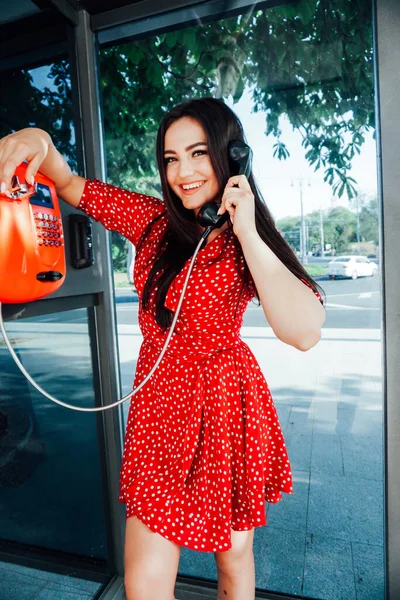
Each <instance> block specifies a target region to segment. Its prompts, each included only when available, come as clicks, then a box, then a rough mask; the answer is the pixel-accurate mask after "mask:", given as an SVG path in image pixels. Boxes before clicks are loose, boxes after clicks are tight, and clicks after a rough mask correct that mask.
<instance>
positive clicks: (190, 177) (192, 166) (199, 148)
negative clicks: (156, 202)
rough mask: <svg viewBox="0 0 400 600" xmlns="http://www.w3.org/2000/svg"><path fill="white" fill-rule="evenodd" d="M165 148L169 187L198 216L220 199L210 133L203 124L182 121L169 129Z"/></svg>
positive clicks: (184, 119)
mask: <svg viewBox="0 0 400 600" xmlns="http://www.w3.org/2000/svg"><path fill="white" fill-rule="evenodd" d="M164 147H165V151H164V159H165V172H166V176H167V181H168V184H169V186H170V187H171V189H172V190H173V191H174V192H175V194H176V195H177V196H178V198H180V199H181V201H182V204H183V205H184V207H185V208H187V209H190V210H194V211H195V214H196V216H197V213H198V211H199V210H200V208H201V207H202V206H203V204H205V203H206V202H208V201H210V200H214V201H217V198H218V197H219V196H220V191H219V184H218V180H217V178H216V176H215V173H214V169H213V167H212V164H211V160H210V156H209V154H208V146H207V136H206V133H205V131H204V129H203V127H202V126H201V125H200V123H198V122H197V121H195V120H194V119H190V118H189V117H182V118H180V119H178V120H177V121H174V123H172V125H170V127H169V128H168V129H167V132H166V134H165V140H164Z"/></svg>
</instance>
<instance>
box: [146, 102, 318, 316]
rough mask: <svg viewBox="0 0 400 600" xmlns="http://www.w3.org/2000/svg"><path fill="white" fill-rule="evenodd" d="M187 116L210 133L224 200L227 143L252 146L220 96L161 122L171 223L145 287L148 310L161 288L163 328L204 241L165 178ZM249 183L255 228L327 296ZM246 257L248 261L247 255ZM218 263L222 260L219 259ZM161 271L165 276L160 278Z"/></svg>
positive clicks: (160, 153)
mask: <svg viewBox="0 0 400 600" xmlns="http://www.w3.org/2000/svg"><path fill="white" fill-rule="evenodd" d="M182 117H189V118H191V119H194V120H196V121H197V122H198V123H199V124H200V125H201V126H202V127H203V129H204V131H205V133H206V137H207V144H208V153H209V156H210V161H211V165H212V167H213V169H214V173H215V176H216V178H217V180H218V182H219V186H220V193H221V197H222V193H223V190H224V188H225V185H226V182H227V180H228V179H229V177H230V170H229V163H228V143H229V141H230V140H241V141H244V142H246V143H247V141H246V139H245V135H244V132H243V127H242V124H241V122H240V120H239V119H238V117H237V116H236V115H235V113H234V112H233V111H232V110H231V109H230V108H229V107H228V106H227V105H226V104H225V103H224V102H223V101H221V100H217V99H216V98H196V99H193V100H190V101H189V102H185V103H183V104H179V105H178V106H175V107H174V108H172V110H170V111H169V112H168V113H167V114H166V115H165V117H164V118H163V120H162V122H161V125H160V127H159V129H158V133H157V164H158V169H159V172H160V178H161V186H162V193H163V198H164V202H165V206H166V212H167V214H168V219H169V221H168V229H167V231H166V233H165V235H164V237H163V239H162V240H161V241H160V244H159V246H158V251H157V255H156V260H155V262H154V265H153V267H152V269H151V270H150V273H149V276H148V278H147V281H146V284H145V287H144V291H143V308H147V306H148V302H149V297H150V292H151V290H152V289H153V288H154V287H155V286H156V285H157V291H156V295H155V302H156V320H157V323H158V324H159V325H160V326H161V327H162V328H168V327H170V325H171V323H172V319H173V312H172V311H170V310H169V309H168V308H166V307H165V306H164V301H165V297H166V294H167V291H168V288H169V286H170V284H171V282H172V281H173V279H174V278H175V276H176V275H177V274H178V273H179V271H180V270H181V269H182V267H183V265H184V264H185V262H186V260H187V259H188V258H190V257H191V256H192V255H193V253H194V250H195V249H196V246H197V244H198V243H199V241H200V237H201V233H200V230H199V226H198V224H197V221H196V216H195V213H194V211H192V210H190V209H187V208H185V207H184V205H183V203H182V201H181V199H180V198H179V197H178V196H177V195H176V194H175V193H174V192H173V190H172V189H171V188H170V186H169V184H168V181H167V175H166V161H165V159H164V149H165V147H164V140H165V134H166V131H167V129H168V128H169V127H170V125H172V123H174V122H175V121H177V120H178V119H181V118H182ZM248 181H249V184H250V187H251V190H252V192H253V194H254V202H255V220H256V229H257V232H258V234H259V236H260V237H261V239H262V240H263V241H264V242H265V243H266V244H267V245H268V246H269V247H270V248H271V250H272V251H273V252H274V253H275V254H276V256H277V257H278V258H279V259H280V260H281V261H282V263H283V264H284V265H285V266H286V267H287V268H288V269H289V270H290V271H291V272H292V273H293V274H294V275H296V277H298V278H299V279H303V280H305V281H307V282H308V284H309V285H310V286H311V288H312V289H313V290H314V291H315V292H318V293H320V294H321V295H322V294H323V293H324V292H323V290H322V288H321V287H320V286H319V285H318V284H317V283H316V282H315V281H314V280H313V279H312V278H311V277H310V275H309V274H308V273H307V271H306V270H305V269H304V267H303V266H302V264H301V263H300V262H299V261H298V259H297V257H296V255H295V254H294V252H293V250H292V249H291V247H290V246H289V244H287V242H286V241H285V240H284V239H283V237H282V235H281V234H280V233H279V231H278V230H277V229H276V227H275V223H274V219H273V218H272V215H271V213H270V212H269V210H268V208H267V206H266V204H265V201H264V199H263V197H262V195H261V192H260V191H259V189H258V187H257V184H256V182H255V180H254V177H253V174H252V173H251V174H250V177H249V178H248ZM163 214H165V213H163ZM162 216H163V215H159V216H158V217H157V218H156V219H155V220H154V221H153V222H152V223H150V224H149V225H148V226H147V228H146V230H145V231H144V234H143V236H142V238H141V240H140V243H139V245H138V248H137V252H139V250H140V246H141V244H143V241H144V239H145V238H146V236H147V234H148V233H149V231H150V229H151V227H152V225H154V223H155V221H156V220H157V219H159V218H160V217H162ZM228 224H229V227H232V225H231V222H230V220H228ZM235 243H236V245H237V247H238V248H239V250H240V251H241V246H240V243H239V242H238V240H237V239H236V236H235ZM242 256H243V259H244V255H243V253H242ZM218 259H219V257H217V259H216V260H218ZM164 267H165V269H164ZM159 271H163V272H162V273H161V274H160V273H159ZM249 273H250V271H249V268H248V266H247V264H246V260H245V259H244V273H243V284H242V290H241V294H242V292H243V287H244V286H245V285H248V284H249ZM241 294H240V296H241ZM256 297H257V299H258V301H259V305H260V298H259V295H258V293H256ZM239 302H240V297H239ZM239 302H238V304H239Z"/></svg>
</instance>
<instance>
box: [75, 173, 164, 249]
mask: <svg viewBox="0 0 400 600" xmlns="http://www.w3.org/2000/svg"><path fill="white" fill-rule="evenodd" d="M77 208H78V209H79V210H81V211H83V212H84V213H86V214H87V215H89V216H90V217H92V218H93V219H94V220H95V221H100V223H101V224H102V225H103V226H104V227H105V228H106V229H109V230H112V231H118V232H119V233H120V234H121V235H123V236H124V237H126V238H127V239H128V240H130V241H131V242H132V243H133V245H134V246H135V247H136V246H137V245H138V242H139V240H140V237H141V235H142V233H143V231H144V230H145V228H146V227H147V225H148V224H149V223H150V222H151V221H152V220H153V219H154V218H155V217H156V216H158V215H160V214H162V213H163V212H165V204H164V202H163V201H162V200H159V199H158V198H155V197H153V196H146V195H145V194H140V193H139V192H130V191H128V190H124V189H122V188H119V187H116V186H114V185H111V184H109V183H104V182H103V181H100V180H99V179H87V180H86V183H85V187H84V189H83V193H82V196H81V199H80V201H79V204H78V206H77Z"/></svg>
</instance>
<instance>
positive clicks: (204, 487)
mask: <svg viewBox="0 0 400 600" xmlns="http://www.w3.org/2000/svg"><path fill="white" fill-rule="evenodd" d="M78 208H80V209H81V210H83V211H84V212H86V213H87V214H89V215H90V216H92V217H93V218H94V219H95V220H97V221H100V222H101V223H102V224H103V225H104V226H105V227H106V228H107V229H116V230H118V231H119V232H120V233H121V234H122V235H124V236H125V237H127V238H128V239H129V240H131V241H132V243H133V244H134V245H135V246H137V244H138V241H139V239H140V236H141V233H142V232H143V230H144V229H145V227H146V225H147V224H148V223H149V222H150V221H151V220H153V219H154V218H155V217H156V216H157V215H161V214H162V213H165V214H163V216H162V217H161V218H160V219H159V220H158V221H157V223H156V224H155V225H154V226H153V227H152V230H151V232H150V234H149V236H148V238H147V240H146V242H145V243H144V244H143V245H142V247H141V249H140V251H139V252H138V253H137V254H136V258H135V267H134V282H135V288H136V290H137V292H138V296H139V299H140V300H141V298H142V295H143V288H144V285H145V282H146V278H147V277H148V274H149V271H150V268H151V265H152V264H153V260H154V258H155V252H156V246H157V242H158V240H159V239H160V237H161V236H162V235H163V234H164V233H165V231H166V228H167V226H168V221H167V214H166V212H165V206H164V203H163V202H162V201H161V200H159V199H157V198H153V197H150V196H146V195H143V194H138V193H135V192H129V191H126V190H122V189H119V188H117V187H114V186H112V185H109V184H105V183H103V182H101V181H99V180H98V179H94V180H87V182H86V184H85V189H84V192H83V195H82V198H81V201H80V204H79V207H78ZM221 250H223V256H222V259H221V260H220V261H218V262H216V263H214V264H211V263H212V260H213V259H215V258H216V257H217V256H218V255H219V254H220V252H221ZM238 253H239V256H240V257H241V258H240V259H239V260H238V258H239V257H238ZM235 255H236V261H235V260H234V258H235ZM189 265H190V259H189V260H188V261H187V262H186V263H185V265H184V267H183V269H182V270H181V272H180V273H179V274H178V275H177V276H176V277H175V279H174V281H173V282H172V284H171V286H170V288H169V289H168V293H167V296H166V299H165V306H167V307H168V308H169V309H170V310H172V311H175V310H176V307H177V305H178V302H179V297H180V293H181V291H182V288H183V284H184V281H185V277H186V274H187V271H188V268H189ZM243 269H244V259H243V256H242V255H241V253H240V245H239V242H238V240H237V238H236V236H235V235H234V233H233V231H232V228H231V227H229V228H228V229H225V230H224V231H223V232H221V233H220V234H219V235H218V236H217V237H216V238H214V239H213V240H212V241H211V242H210V243H208V244H207V245H206V246H203V247H202V248H201V249H200V251H199V253H198V255H197V258H196V262H195V265H194V268H193V271H192V274H191V278H190V280H189V283H188V287H187V289H186V295H185V298H184V300H183V303H182V308H181V312H180V315H179V318H178V321H177V323H176V327H175V331H174V333H173V335H172V338H171V341H170V344H169V347H168V348H167V351H166V353H165V354H164V356H163V359H162V361H161V363H160V364H159V366H158V368H157V370H156V372H155V373H154V375H153V376H152V378H151V379H150V380H149V381H148V382H147V384H146V385H145V386H144V387H143V388H142V389H141V390H140V391H139V392H138V393H137V394H136V395H135V396H133V398H132V400H131V403H130V407H129V414H128V421H127V427H126V432H125V441H124V450H123V458H122V465H121V473H120V494H119V500H120V502H123V503H126V508H127V510H126V516H127V518H129V517H130V516H131V515H136V516H137V517H138V518H139V519H140V520H141V521H142V522H143V523H145V524H146V525H147V526H148V527H149V528H150V529H151V530H152V531H154V532H157V533H159V534H160V535H162V536H163V537H165V538H166V539H168V540H170V541H172V542H175V543H176V544H179V545H181V546H184V547H187V548H190V549H192V550H197V551H202V552H215V551H218V552H221V551H225V550H229V549H230V548H231V546H232V544H231V529H233V530H235V531H241V530H249V529H251V528H253V527H260V526H262V525H265V524H266V513H265V502H271V503H276V502H279V501H280V500H281V499H282V492H285V493H287V494H291V493H293V487H292V474H291V469H290V463H289V459H288V454H287V450H286V446H285V442H284V438H283V435H282V431H281V428H280V425H279V421H278V415H277V412H276V409H275V406H274V403H273V400H272V397H271V393H270V390H269V387H268V385H267V382H266V380H265V378H264V375H263V373H262V371H261V369H260V366H259V364H258V362H257V360H256V358H255V356H254V355H253V353H252V352H251V350H250V348H249V346H248V345H247V344H246V343H245V342H244V341H243V340H242V339H241V337H240V328H241V326H242V324H243V315H244V312H245V310H246V307H247V305H248V303H249V301H250V300H251V299H252V298H253V297H254V296H255V287H254V282H253V281H251V285H250V287H249V289H246V288H245V289H244V291H243V293H242V297H241V300H240V303H239V307H238V310H237V313H236V318H235V319H234V313H235V308H236V305H237V302H238V299H239V294H240V289H241V284H242V274H243ZM155 293H156V290H153V291H152V293H151V295H150V306H151V308H150V310H146V311H144V310H143V309H142V307H141V303H140V306H139V314H138V319H139V326H140V329H141V332H142V334H143V342H142V345H141V347H140V352H139V356H138V361H137V365H136V372H135V376H134V382H133V386H134V387H137V386H138V385H139V383H140V382H141V381H142V380H143V379H144V378H145V376H146V375H147V373H148V372H149V371H150V370H151V368H152V367H153V365H154V363H155V362H156V360H157V358H158V356H159V353H160V351H161V348H162V346H163V344H164V341H165V338H166V337H167V334H168V332H165V331H163V330H162V329H161V328H160V327H159V325H158V324H157V322H156V319H155V306H154V296H155Z"/></svg>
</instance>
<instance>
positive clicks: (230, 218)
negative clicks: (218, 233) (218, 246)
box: [230, 217, 233, 225]
mask: <svg viewBox="0 0 400 600" xmlns="http://www.w3.org/2000/svg"><path fill="white" fill-rule="evenodd" d="M230 220H231V223H232V225H233V219H232V217H230Z"/></svg>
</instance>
